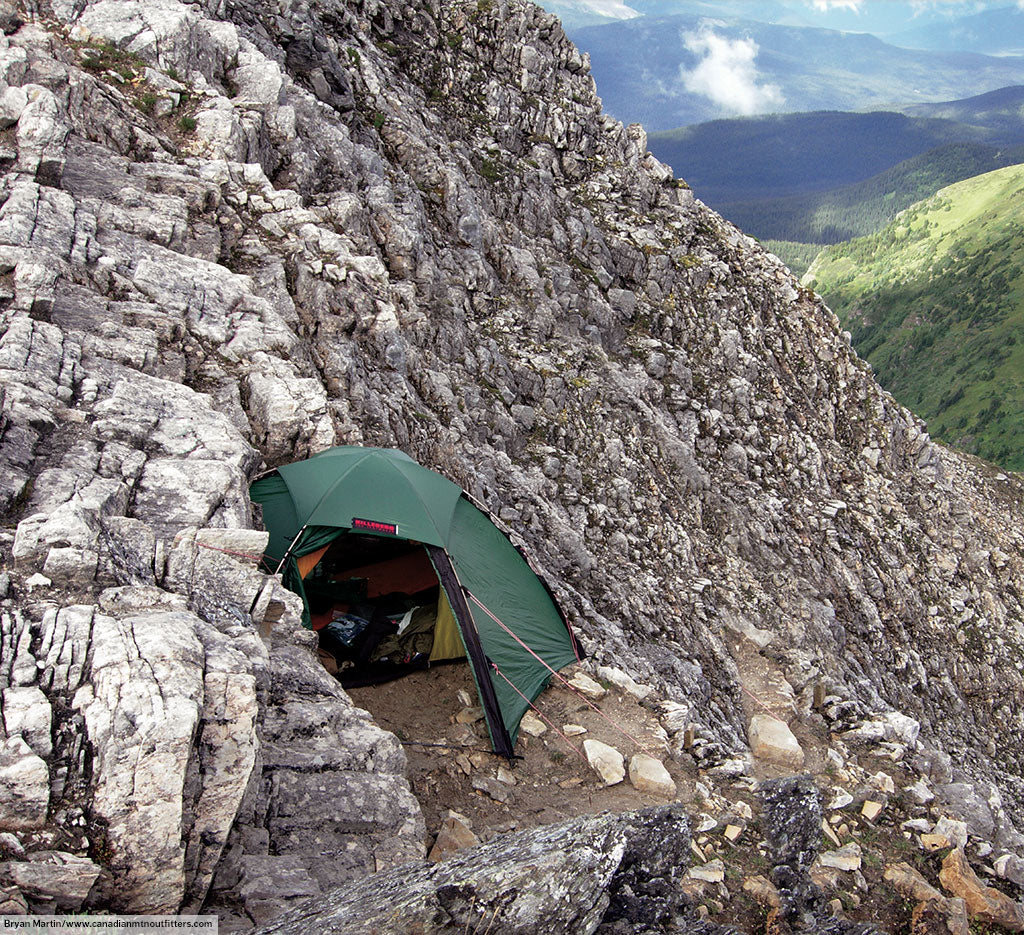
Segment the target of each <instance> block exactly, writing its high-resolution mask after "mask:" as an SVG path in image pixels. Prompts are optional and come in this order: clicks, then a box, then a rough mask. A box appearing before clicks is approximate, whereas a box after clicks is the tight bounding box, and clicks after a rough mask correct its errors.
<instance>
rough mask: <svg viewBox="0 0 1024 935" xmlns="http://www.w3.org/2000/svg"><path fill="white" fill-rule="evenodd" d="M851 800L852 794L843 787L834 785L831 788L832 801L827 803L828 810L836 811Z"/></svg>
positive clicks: (844, 806)
mask: <svg viewBox="0 0 1024 935" xmlns="http://www.w3.org/2000/svg"><path fill="white" fill-rule="evenodd" d="M851 802H853V796H852V795H850V793H849V792H847V791H846V790H845V789H841V788H839V786H836V787H835V788H834V789H833V790H832V801H831V802H829V803H828V807H829V810H830V811H836V810H837V809H840V808H846V806H847V805H849V804H850V803H851Z"/></svg>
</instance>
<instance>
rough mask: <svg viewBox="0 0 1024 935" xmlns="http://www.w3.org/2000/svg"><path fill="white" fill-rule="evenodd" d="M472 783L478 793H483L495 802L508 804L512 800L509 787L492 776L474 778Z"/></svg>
mask: <svg viewBox="0 0 1024 935" xmlns="http://www.w3.org/2000/svg"><path fill="white" fill-rule="evenodd" d="M470 782H471V784H472V786H473V788H474V789H476V791H477V792H482V793H483V794H484V795H486V796H489V797H490V798H492V799H494V801H495V802H508V800H509V799H510V798H511V793H510V792H509V789H508V786H506V785H504V784H503V783H500V782H498V780H497V779H492V778H491V777H490V776H474V777H473V778H472V779H471V780H470Z"/></svg>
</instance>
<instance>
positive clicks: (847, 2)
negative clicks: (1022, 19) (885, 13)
mask: <svg viewBox="0 0 1024 935" xmlns="http://www.w3.org/2000/svg"><path fill="white" fill-rule="evenodd" d="M1020 2H1022V3H1024V0H1020ZM863 5H864V0H811V6H812V7H814V9H816V10H820V11H821V12H822V13H827V12H828V11H829V10H853V12H854V13H859V12H860V9H861V7H862V6H863Z"/></svg>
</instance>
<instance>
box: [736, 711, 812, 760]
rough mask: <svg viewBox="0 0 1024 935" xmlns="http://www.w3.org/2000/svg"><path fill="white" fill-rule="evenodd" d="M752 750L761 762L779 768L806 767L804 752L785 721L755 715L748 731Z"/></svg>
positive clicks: (764, 715)
mask: <svg viewBox="0 0 1024 935" xmlns="http://www.w3.org/2000/svg"><path fill="white" fill-rule="evenodd" d="M747 738H748V740H749V741H750V750H751V752H752V753H753V754H754V756H755V757H757V758H758V759H759V760H767V761H768V762H770V763H775V764H776V765H778V766H785V767H788V768H790V769H800V768H801V767H802V766H803V765H804V751H803V748H802V747H801V746H800V744H799V742H798V741H797V739H796V737H795V736H794V734H793V732H792V731H791V730H790V729H789V725H787V724H786V723H785V722H784V721H780V720H779V719H778V718H777V717H772V716H771V715H768V714H755V715H754V716H753V717H752V718H751V719H750V727H749V728H748V729H747Z"/></svg>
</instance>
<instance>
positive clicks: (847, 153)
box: [648, 111, 1024, 207]
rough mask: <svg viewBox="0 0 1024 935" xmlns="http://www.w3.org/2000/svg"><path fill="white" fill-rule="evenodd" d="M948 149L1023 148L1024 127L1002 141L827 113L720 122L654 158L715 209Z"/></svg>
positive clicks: (657, 143)
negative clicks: (976, 145) (953, 146)
mask: <svg viewBox="0 0 1024 935" xmlns="http://www.w3.org/2000/svg"><path fill="white" fill-rule="evenodd" d="M948 143H994V144H1001V145H1015V144H1018V143H1024V120H1020V119H1019V118H1018V120H1017V127H1016V133H1013V134H1011V133H1010V132H1009V131H1008V130H1007V131H1005V132H1003V133H1000V134H996V133H995V132H994V131H992V130H990V129H988V128H986V127H984V126H974V125H971V124H967V123H961V122H958V121H954V120H945V119H939V118H922V117H908V116H906V115H905V114H901V113H896V112H893V111H879V112H873V113H867V114H859V113H840V112H834V111H821V112H814V113H796V114H781V115H772V116H766V117H746V118H735V119H733V120H713V121H710V122H708V123H703V124H698V125H697V126H692V127H681V128H679V129H678V130H673V131H670V132H667V133H652V134H651V135H650V136H649V137H648V145H649V146H650V149H651V152H652V153H654V155H655V156H657V157H658V158H659V159H660V160H662V161H663V162H666V163H668V164H669V165H670V166H672V168H673V170H674V171H675V173H676V175H677V176H679V177H680V178H683V179H685V180H686V181H687V183H688V184H690V185H691V186H692V187H693V189H694V191H695V192H696V193H697V196H698V197H699V198H701V199H702V200H704V201H707V202H708V203H709V204H710V205H712V207H716V206H717V205H718V203H719V202H722V201H738V200H743V199H748V198H765V197H778V196H783V195H795V194H805V193H807V192H812V191H825V190H828V189H832V188H837V187H839V186H842V185H847V184H850V183H852V182H860V181H863V180H864V179H868V178H871V177H872V176H874V175H877V174H878V173H879V172H884V171H885V170H886V169H890V168H892V166H894V165H896V164H897V163H899V162H902V161H903V160H905V159H910V158H911V157H913V156H918V155H920V154H921V153H924V152H927V151H928V150H930V149H933V148H935V147H936V146H943V145H946V144H948Z"/></svg>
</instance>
